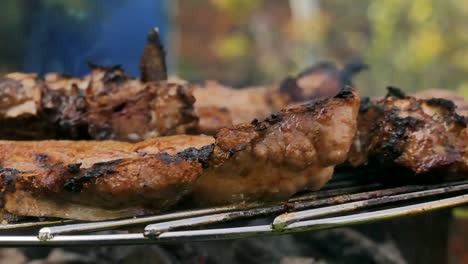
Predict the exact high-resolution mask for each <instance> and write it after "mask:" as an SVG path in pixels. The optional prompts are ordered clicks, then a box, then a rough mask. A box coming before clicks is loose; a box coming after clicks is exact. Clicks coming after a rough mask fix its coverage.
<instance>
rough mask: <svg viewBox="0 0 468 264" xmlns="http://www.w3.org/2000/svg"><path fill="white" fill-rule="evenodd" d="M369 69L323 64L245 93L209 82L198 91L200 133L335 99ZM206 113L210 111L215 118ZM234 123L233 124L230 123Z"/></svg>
mask: <svg viewBox="0 0 468 264" xmlns="http://www.w3.org/2000/svg"><path fill="white" fill-rule="evenodd" d="M366 68H367V65H365V64H363V63H359V62H353V63H349V64H347V65H346V66H345V67H344V68H343V69H338V67H336V66H335V65H334V64H332V63H329V62H322V63H318V64H316V65H313V66H311V67H309V68H307V69H305V70H304V71H303V72H301V73H300V74H298V75H297V76H296V77H288V78H286V79H285V80H284V81H283V82H282V83H281V84H279V85H267V86H257V87H249V88H241V89H234V88H232V87H226V86H223V85H221V84H219V83H217V82H214V81H208V82H206V84H205V85H204V87H196V88H195V90H194V96H195V98H196V102H195V109H196V112H197V115H198V116H199V117H200V124H199V131H200V132H201V133H205V134H213V133H214V132H216V131H218V130H219V129H220V128H222V127H225V126H226V124H239V123H244V122H248V121H249V120H251V119H253V118H255V117H266V116H267V115H268V114H269V113H271V112H276V111H279V110H280V109H282V108H284V107H286V106H290V105H297V104H301V103H304V102H308V101H310V100H319V99H324V98H327V97H330V96H333V95H335V94H337V93H338V92H339V91H340V90H342V89H344V87H345V86H346V85H351V79H352V76H354V75H355V74H357V73H359V72H360V71H362V70H364V69H366ZM206 109H210V110H211V113H212V114H211V113H208V112H207V111H206ZM229 116H230V118H228V117H229ZM220 117H223V118H220ZM230 120H231V122H232V123H229V122H230Z"/></svg>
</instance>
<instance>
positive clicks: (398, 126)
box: [349, 87, 468, 177]
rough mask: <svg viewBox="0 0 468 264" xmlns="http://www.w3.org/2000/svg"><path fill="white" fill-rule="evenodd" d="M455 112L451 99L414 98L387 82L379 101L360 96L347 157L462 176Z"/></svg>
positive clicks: (461, 121)
mask: <svg viewBox="0 0 468 264" xmlns="http://www.w3.org/2000/svg"><path fill="white" fill-rule="evenodd" d="M456 111H457V109H456V105H455V104H454V103H453V102H452V101H449V100H446V99H442V98H431V99H416V98H414V97H410V96H407V95H405V94H404V93H403V92H402V91H401V90H399V89H397V88H392V87H389V88H388V94H387V96H386V97H385V98H383V99H381V100H376V101H375V100H369V99H363V100H362V103H361V109H360V114H359V118H358V128H359V129H358V132H357V134H356V137H355V140H354V143H353V145H352V147H351V151H350V154H349V162H350V163H351V164H352V165H354V166H359V165H363V164H367V163H369V164H377V165H379V166H390V167H395V166H397V167H401V168H404V169H407V170H409V171H412V172H414V173H415V174H417V175H427V174H428V173H434V174H436V173H437V172H444V175H449V177H450V176H451V177H466V174H467V172H468V154H467V153H468V152H467V150H468V148H467V144H466V142H468V141H467V140H468V134H467V132H468V131H467V129H466V118H465V117H463V116H461V115H459V114H457V112H456Z"/></svg>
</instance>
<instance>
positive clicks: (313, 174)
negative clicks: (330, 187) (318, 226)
mask: <svg viewBox="0 0 468 264" xmlns="http://www.w3.org/2000/svg"><path fill="white" fill-rule="evenodd" d="M358 107H359V97H358V95H357V94H356V93H355V92H354V91H352V90H349V89H345V90H343V91H342V92H340V93H339V94H338V95H336V96H335V97H334V98H330V99H327V100H323V101H316V102H314V103H310V104H308V105H303V106H299V107H293V108H289V109H286V110H283V111H281V112H280V113H278V114H273V115H271V116H270V117H268V118H266V119H265V121H263V122H258V121H257V120H253V121H252V122H251V123H250V124H240V125H235V126H233V127H228V128H223V129H221V130H220V131H219V132H218V133H217V134H216V144H215V148H214V151H213V155H212V157H211V159H210V161H209V164H208V165H209V167H208V168H207V169H205V171H204V173H203V176H202V177H201V178H200V179H199V180H198V181H197V183H196V185H195V189H194V192H193V199H194V200H195V201H196V202H197V203H198V204H223V203H228V202H231V201H243V200H278V199H284V198H287V197H289V196H291V195H293V194H294V193H296V192H298V191H300V190H302V189H305V188H307V189H311V190H318V189H320V188H321V187H322V186H323V185H324V184H325V183H326V182H327V181H328V180H329V179H330V178H331V176H332V174H333V169H334V167H335V165H337V164H339V163H341V162H343V161H344V160H345V159H346V156H347V153H348V150H349V147H350V143H351V141H352V138H353V136H354V133H355V131H356V118H357V114H358Z"/></svg>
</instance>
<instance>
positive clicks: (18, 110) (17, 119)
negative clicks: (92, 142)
mask: <svg viewBox="0 0 468 264" xmlns="http://www.w3.org/2000/svg"><path fill="white" fill-rule="evenodd" d="M0 95H1V97H2V100H3V102H4V103H2V104H1V106H0V124H2V126H1V127H0V136H1V137H2V138H3V139H25V140H30V139H54V138H61V139H91V138H93V139H116V140H125V141H139V140H144V139H146V138H150V137H154V136H164V135H171V134H182V133H186V132H189V131H190V130H193V129H194V128H195V127H196V124H197V118H196V116H195V115H194V112H193V103H194V100H195V99H194V97H193V96H192V89H191V88H190V87H189V86H187V85H177V84H168V83H165V82H146V83H145V82H141V81H139V80H136V79H133V78H132V77H131V76H129V75H127V74H126V73H125V72H124V71H123V70H122V69H121V68H120V67H118V66H116V67H110V68H104V67H98V66H93V70H92V72H91V74H90V75H89V76H86V77H85V78H74V77H70V76H66V75H60V74H48V75H46V77H45V79H44V80H41V79H39V78H38V77H37V76H36V75H32V74H22V73H14V74H8V75H6V76H5V77H4V78H1V79H0Z"/></svg>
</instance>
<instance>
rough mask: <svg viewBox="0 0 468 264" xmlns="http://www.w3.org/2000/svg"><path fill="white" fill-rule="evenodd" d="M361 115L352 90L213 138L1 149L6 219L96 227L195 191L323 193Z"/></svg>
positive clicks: (270, 195) (262, 196)
mask: <svg viewBox="0 0 468 264" xmlns="http://www.w3.org/2000/svg"><path fill="white" fill-rule="evenodd" d="M358 107H359V98H358V96H357V94H355V92H354V91H351V90H346V91H343V92H341V93H340V94H338V95H337V96H335V97H334V98H330V99H327V100H324V101H320V102H315V103H312V104H308V105H304V106H300V107H294V108H290V109H285V110H283V111H281V112H280V113H277V114H274V115H272V116H271V117H269V118H267V119H265V121H262V122H259V121H256V120H255V121H253V122H252V123H248V124H241V125H237V126H233V127H228V128H224V129H222V130H221V131H220V132H219V133H218V134H217V135H216V137H215V138H213V137H209V136H183V135H180V136H172V137H161V138H155V139H149V140H146V141H143V142H140V143H133V144H131V143H125V142H116V141H0V164H1V165H2V167H1V169H0V174H1V184H0V187H1V190H2V192H1V193H2V196H1V197H2V202H3V208H4V213H5V214H16V215H20V216H40V217H44V216H53V217H62V218H73V219H80V220H99V219H110V218H117V217H123V216H132V215H142V214H148V213H156V212H159V211H161V210H165V209H167V208H169V207H171V206H173V205H174V204H176V203H177V202H178V201H179V200H180V199H181V198H182V197H183V196H185V195H186V194H188V193H190V192H191V199H192V200H193V201H195V202H196V203H197V204H199V205H208V204H215V203H230V202H234V201H244V200H247V201H248V200H262V201H264V200H266V201H268V200H278V199H284V198H287V197H289V196H290V195H292V194H294V193H295V192H297V191H299V190H302V189H304V188H310V189H319V188H321V187H322V186H323V185H324V184H325V183H326V182H327V181H328V180H329V179H330V177H331V175H332V173H333V168H334V166H335V165H336V164H338V163H341V162H343V161H344V160H345V158H346V156H347V152H348V150H349V147H350V144H351V141H352V138H353V135H354V133H355V130H356V116H357V112H358Z"/></svg>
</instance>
